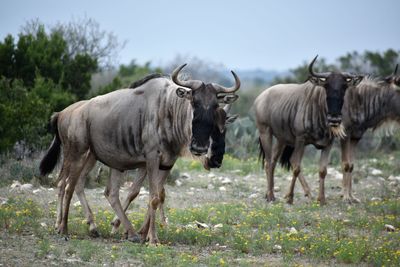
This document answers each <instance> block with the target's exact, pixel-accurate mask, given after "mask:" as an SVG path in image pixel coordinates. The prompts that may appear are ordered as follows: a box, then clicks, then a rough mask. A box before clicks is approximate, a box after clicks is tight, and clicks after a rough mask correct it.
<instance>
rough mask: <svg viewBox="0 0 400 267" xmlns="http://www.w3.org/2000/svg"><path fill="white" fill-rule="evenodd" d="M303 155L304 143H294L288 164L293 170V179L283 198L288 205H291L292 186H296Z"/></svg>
mask: <svg viewBox="0 0 400 267" xmlns="http://www.w3.org/2000/svg"><path fill="white" fill-rule="evenodd" d="M303 154H304V143H303V142H300V141H296V143H295V146H294V151H293V154H292V156H291V157H290V164H291V166H292V170H293V177H292V181H291V183H290V188H289V192H288V193H287V194H286V196H285V198H286V199H287V201H286V202H287V203H288V204H293V196H294V186H295V185H296V179H297V177H298V176H299V174H300V172H301V160H302V158H303Z"/></svg>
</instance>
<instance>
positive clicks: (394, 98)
mask: <svg viewBox="0 0 400 267" xmlns="http://www.w3.org/2000/svg"><path fill="white" fill-rule="evenodd" d="M397 68H398V65H397V66H396V68H395V71H394V73H393V74H392V75H390V76H387V77H386V78H384V79H380V78H371V77H369V76H366V77H365V78H364V79H363V80H362V81H361V82H360V83H359V84H358V85H357V86H356V87H353V88H350V89H349V90H347V93H346V95H345V99H344V105H343V109H342V113H343V118H342V123H343V126H344V128H345V131H346V136H345V137H344V138H342V139H341V140H340V145H341V154H342V172H343V180H342V182H343V188H342V190H343V200H344V201H345V202H349V203H351V202H359V200H358V199H357V198H355V197H354V196H353V195H352V189H351V187H352V177H351V174H352V171H353V160H354V152H355V149H356V146H357V144H358V142H359V141H360V139H361V138H362V136H363V135H364V133H365V132H366V131H367V130H368V129H377V128H379V127H380V126H381V125H382V124H384V123H386V122H391V121H394V122H397V123H399V122H400V75H396V72H397ZM303 184H305V185H306V186H305V187H303V188H304V190H305V191H306V189H307V188H308V186H307V183H306V182H305V180H304V181H303V183H302V185H303ZM321 194H322V196H321ZM320 196H321V197H322V198H323V199H325V196H324V190H323V189H322V192H321V189H320Z"/></svg>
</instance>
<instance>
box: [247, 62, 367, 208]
mask: <svg viewBox="0 0 400 267" xmlns="http://www.w3.org/2000/svg"><path fill="white" fill-rule="evenodd" d="M316 59H317V57H315V58H314V59H313V61H312V62H311V63H310V65H309V68H308V69H309V73H310V77H309V79H308V81H306V82H305V83H303V84H278V85H274V86H272V87H270V88H268V89H267V90H265V91H264V92H262V93H261V94H260V95H259V96H258V97H257V98H256V100H255V102H254V103H255V113H256V124H257V128H258V130H259V132H260V149H261V151H260V152H261V154H262V156H263V161H264V168H265V172H266V175H267V181H268V190H267V195H266V198H267V200H268V201H273V200H275V196H274V192H273V188H274V170H275V166H276V163H277V160H278V158H279V156H281V160H282V163H284V164H287V165H289V166H291V167H292V169H293V179H292V182H291V185H290V190H289V193H288V194H287V201H288V203H292V202H293V189H294V185H295V182H296V179H297V177H298V176H299V177H300V178H299V179H300V181H301V182H302V181H304V179H303V175H302V173H301V168H300V167H301V166H300V165H301V159H302V157H303V152H304V147H305V146H306V145H308V144H313V145H314V146H316V147H317V148H320V149H322V155H321V160H320V171H319V175H320V187H321V188H323V182H324V178H325V176H326V166H327V164H328V155H329V150H330V149H331V146H332V142H333V137H334V136H339V137H342V136H344V133H343V127H342V125H341V120H342V118H341V110H342V106H343V98H344V95H345V92H346V89H347V88H348V87H349V86H354V85H356V84H357V83H359V82H360V80H361V78H360V77H359V76H356V75H352V74H349V73H344V72H328V73H315V72H314V71H313V65H314V62H315V61H316ZM273 137H275V138H276V140H277V142H276V144H275V146H274V147H273V140H272V138H273ZM303 186H304V187H306V195H308V196H309V197H310V189H309V188H308V186H307V185H306V184H304V185H303ZM320 201H321V202H324V201H325V200H324V199H320Z"/></svg>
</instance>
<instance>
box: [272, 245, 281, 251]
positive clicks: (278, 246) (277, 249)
mask: <svg viewBox="0 0 400 267" xmlns="http://www.w3.org/2000/svg"><path fill="white" fill-rule="evenodd" d="M273 250H275V251H281V250H282V246H280V245H274V247H273Z"/></svg>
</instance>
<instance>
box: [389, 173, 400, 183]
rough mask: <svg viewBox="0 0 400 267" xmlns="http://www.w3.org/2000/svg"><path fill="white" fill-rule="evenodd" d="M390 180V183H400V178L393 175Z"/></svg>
mask: <svg viewBox="0 0 400 267" xmlns="http://www.w3.org/2000/svg"><path fill="white" fill-rule="evenodd" d="M388 180H389V181H392V182H400V176H393V175H390V176H389V177H388Z"/></svg>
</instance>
